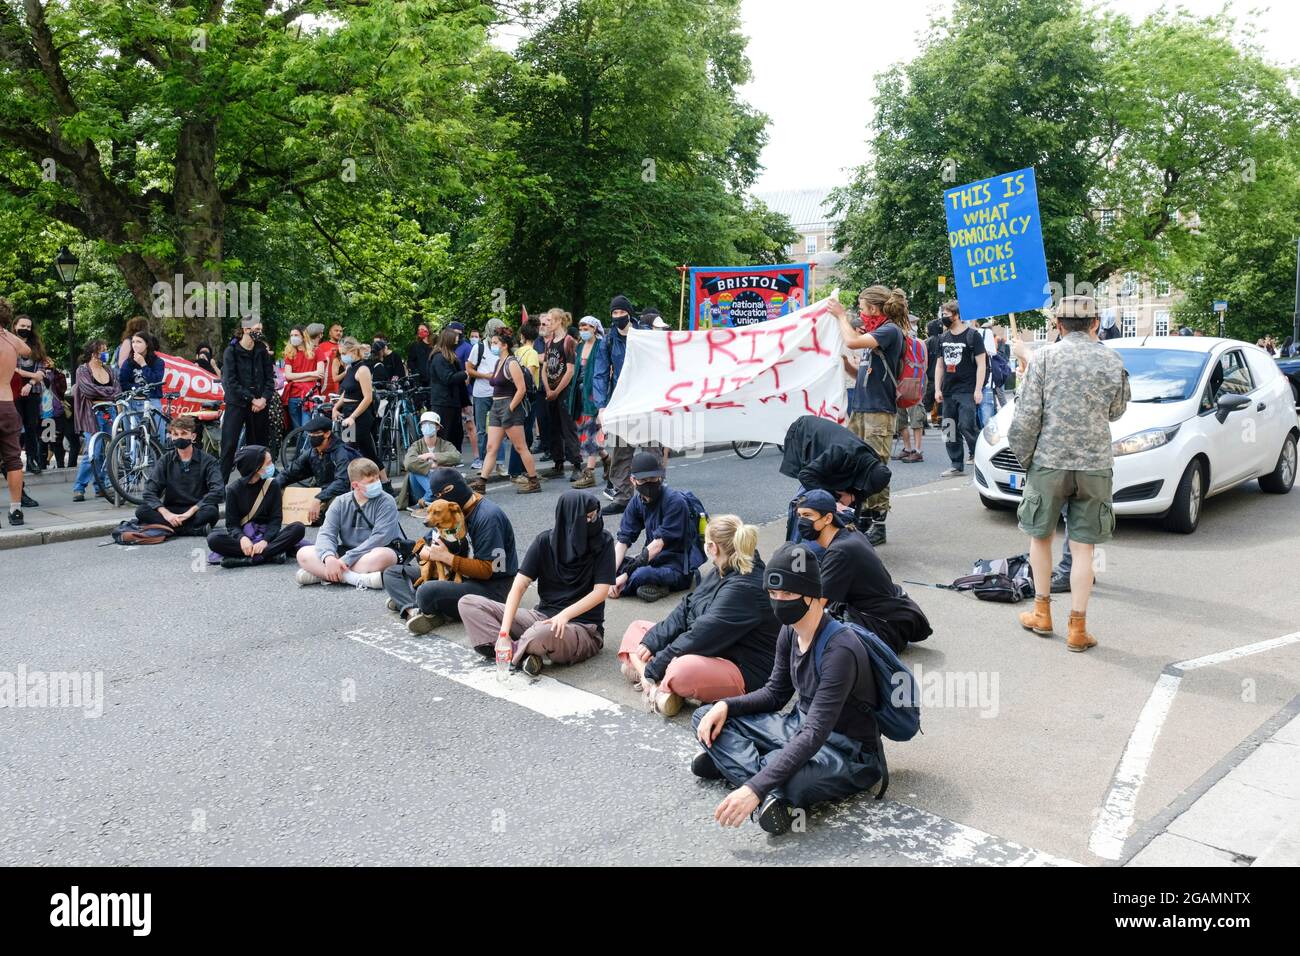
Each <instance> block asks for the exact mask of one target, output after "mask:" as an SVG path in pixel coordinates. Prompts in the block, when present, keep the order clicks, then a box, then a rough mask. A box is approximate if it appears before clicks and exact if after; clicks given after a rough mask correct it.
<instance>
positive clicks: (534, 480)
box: [515, 475, 542, 495]
mask: <svg viewBox="0 0 1300 956" xmlns="http://www.w3.org/2000/svg"><path fill="white" fill-rule="evenodd" d="M541 490H542V482H541V480H540V479H539V478H538V477H537V476H536V475H529V476H528V481H526V482H525V483H524V484H522V485H520V486H519V487H518V488H516V489H515V494H517V495H531V494H533V493H535V492H539V491H541Z"/></svg>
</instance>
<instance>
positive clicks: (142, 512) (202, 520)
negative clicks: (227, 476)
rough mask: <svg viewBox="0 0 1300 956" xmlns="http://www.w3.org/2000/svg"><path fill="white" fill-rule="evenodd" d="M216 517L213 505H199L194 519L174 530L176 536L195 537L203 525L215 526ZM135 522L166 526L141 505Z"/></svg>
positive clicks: (152, 512) (156, 513) (164, 522)
mask: <svg viewBox="0 0 1300 956" xmlns="http://www.w3.org/2000/svg"><path fill="white" fill-rule="evenodd" d="M176 507H177V508H180V507H181V506H180V505H177V506H176ZM189 507H190V506H189V505H186V506H185V507H184V508H183V509H182V510H185V511H188V510H189ZM218 517H220V515H219V513H218V511H217V509H216V507H214V506H213V505H199V510H198V511H196V512H194V517H192V518H190V520H189V521H186V522H183V523H182V524H181V526H180V527H179V528H177V529H176V534H178V535H191V536H193V535H196V534H198V532H199V529H200V528H202V527H203V526H204V525H208V526H211V525H214V524H216V523H217V519H218ZM135 520H136V521H138V522H140V523H141V524H167V519H166V518H164V517H163V516H162V515H160V514H159V513H158V512H157V511H155V510H154V509H153V508H150V507H149V506H148V505H141V506H140V507H139V508H136V509H135ZM169 527H170V526H169ZM235 547H236V548H238V547H239V542H238V541H236V542H235Z"/></svg>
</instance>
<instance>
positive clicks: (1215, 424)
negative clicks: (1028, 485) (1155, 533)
mask: <svg viewBox="0 0 1300 956" xmlns="http://www.w3.org/2000/svg"><path fill="white" fill-rule="evenodd" d="M1106 345H1107V346H1108V347H1110V348H1113V349H1115V351H1117V352H1119V354H1120V355H1121V356H1123V358H1124V366H1125V368H1127V369H1128V373H1129V385H1130V388H1131V391H1132V397H1131V401H1130V402H1129V406H1128V408H1127V409H1125V411H1124V414H1123V415H1122V416H1120V419H1119V420H1118V421H1115V422H1111V424H1110V433H1111V438H1112V440H1113V445H1112V447H1113V448H1114V452H1115V475H1114V485H1113V487H1114V504H1115V513H1116V514H1118V515H1158V516H1161V517H1163V519H1164V526H1165V528H1167V529H1168V530H1170V531H1176V532H1179V533H1181V534H1191V533H1192V532H1193V531H1195V530H1196V526H1197V524H1198V523H1199V522H1200V519H1201V506H1202V504H1204V502H1205V499H1206V498H1208V497H1210V496H1211V495H1215V494H1218V493H1219V492H1220V491H1224V490H1225V489H1228V488H1231V487H1233V486H1234V485H1237V484H1240V483H1241V482H1243V481H1249V480H1251V479H1252V478H1258V479H1259V486H1260V488H1261V489H1262V490H1264V491H1267V492H1271V493H1273V494H1279V495H1282V494H1286V493H1287V492H1288V491H1290V490H1291V485H1292V484H1293V483H1294V482H1295V475H1296V440H1297V438H1298V437H1300V419H1297V415H1296V407H1295V402H1294V400H1293V396H1292V394H1291V386H1290V383H1289V382H1288V381H1287V379H1286V376H1284V375H1283V374H1282V372H1281V371H1279V369H1278V367H1277V363H1276V362H1274V361H1273V359H1272V358H1271V357H1270V356H1269V355H1268V353H1266V352H1265V351H1264V350H1263V349H1259V348H1256V347H1255V346H1253V345H1249V344H1247V343H1246V342H1238V341H1235V340H1232V339H1218V338H1203V337H1200V336H1148V337H1146V338H1142V339H1137V338H1123V339H1111V340H1109V341H1107V342H1106ZM1014 414H1015V409H1014V402H1008V403H1007V405H1006V406H1005V407H1004V408H1002V409H1001V410H1000V411H999V412H998V414H997V415H996V416H995V417H994V418H993V419H991V420H990V421H989V423H988V424H987V425H986V426H985V427H984V430H983V432H982V433H981V434H980V437H979V441H978V442H977V443H976V447H975V484H976V487H977V488H978V489H979V493H980V499H981V500H982V501H983V502H984V504H985V505H986V506H987V507H989V508H1008V507H1012V506H1014V505H1017V504H1019V502H1020V497H1021V495H1022V493H1023V489H1024V486H1025V469H1024V468H1023V467H1021V465H1020V462H1019V461H1017V460H1016V456H1015V455H1014V454H1013V453H1012V452H1011V449H1010V448H1008V447H1007V430H1008V429H1009V428H1010V427H1011V420H1012V418H1013V417H1014Z"/></svg>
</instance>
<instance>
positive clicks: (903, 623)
mask: <svg viewBox="0 0 1300 956" xmlns="http://www.w3.org/2000/svg"><path fill="white" fill-rule="evenodd" d="M818 566H819V569H820V570H821V576H822V597H824V598H826V600H827V601H828V602H829V608H830V610H831V611H832V613H835V614H836V616H837V617H840V616H843V617H845V619H846V620H853V621H855V622H857V623H859V624H862V625H864V626H865V627H867V628H869V629H870V630H873V631H875V632H876V634H878V635H879V636H880V637H881V638H882V639H883V640H884V641H885V643H886V644H888V645H889V646H890V647H892V648H893V649H894V650H895V651H896V652H901V651H902V650H903V648H904V647H905V646H906V645H907V644H908V643H909V642H913V641H923V640H925V639H926V638H927V637H929V636H930V634H931V633H932V632H931V629H930V622H929V620H928V619H927V618H926V616H925V612H924V611H922V610H921V608H920V607H919V606H918V605H917V603H916V602H915V601H913V600H912V599H911V597H909V596H908V594H907V592H906V591H904V590H903V589H902V588H901V587H899V586H898V585H897V584H895V583H894V579H893V578H891V577H890V576H889V571H888V569H887V568H886V567H885V564H884V562H883V561H881V560H880V556H879V555H878V554H876V549H875V548H873V547H872V546H871V542H869V541H868V540H867V538H866V536H865V535H863V534H862V533H861V532H860V531H858V530H856V529H853V528H841V529H840V531H839V533H838V534H836V535H835V537H834V538H833V539H831V543H830V544H829V545H828V546H827V548H826V550H825V551H824V552H823V553H822V555H821V558H820V559H818ZM850 609H851V610H852V611H853V612H856V613H850V614H847V615H842V614H840V613H839V612H840V611H841V610H845V611H848V610H850Z"/></svg>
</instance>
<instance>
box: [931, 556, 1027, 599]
mask: <svg viewBox="0 0 1300 956" xmlns="http://www.w3.org/2000/svg"><path fill="white" fill-rule="evenodd" d="M949 587H950V588H951V589H952V590H954V591H971V592H973V593H974V595H975V597H977V598H979V599H980V600H981V601H995V602H997V603H999V604H1017V603H1019V602H1020V601H1023V600H1025V599H1027V598H1031V597H1033V596H1034V575H1033V572H1032V571H1031V570H1030V568H1029V555H1027V554H1017V555H1015V556H1014V557H1010V558H998V559H996V560H985V559H983V558H981V559H980V560H978V561H976V562H975V565H974V567H973V568H972V569H971V573H970V574H967V575H963V576H962V577H960V578H958V579H957V580H955V581H953V582H952V584H951V585H949Z"/></svg>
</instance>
